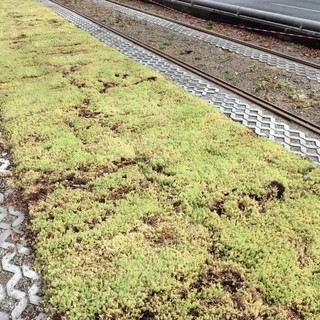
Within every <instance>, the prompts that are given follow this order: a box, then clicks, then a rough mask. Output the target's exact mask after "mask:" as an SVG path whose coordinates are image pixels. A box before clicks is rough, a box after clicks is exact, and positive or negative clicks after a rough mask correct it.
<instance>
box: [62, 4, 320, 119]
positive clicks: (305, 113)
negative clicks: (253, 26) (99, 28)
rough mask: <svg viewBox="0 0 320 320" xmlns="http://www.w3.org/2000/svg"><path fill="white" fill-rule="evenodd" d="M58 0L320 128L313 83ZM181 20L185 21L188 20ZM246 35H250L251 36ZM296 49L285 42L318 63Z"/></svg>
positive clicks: (99, 8)
mask: <svg viewBox="0 0 320 320" xmlns="http://www.w3.org/2000/svg"><path fill="white" fill-rule="evenodd" d="M59 1H60V2H61V3H63V4H66V5H68V6H70V7H72V8H74V9H77V10H79V11H81V12H83V13H85V14H87V15H90V16H92V17H94V18H95V19H96V20H98V21H100V22H102V23H105V24H107V25H108V26H110V27H113V28H115V29H117V30H119V31H122V32H124V33H126V34H128V35H129V36H131V37H134V38H137V39H143V42H145V43H147V44H149V45H151V46H154V47H156V48H158V49H160V50H161V51H163V52H165V53H167V54H170V55H173V56H175V57H176V58H178V59H180V60H182V61H184V62H186V63H188V64H191V65H193V66H195V67H197V68H199V69H201V70H203V71H205V72H207V73H210V74H212V75H213V76H216V77H219V78H221V79H223V80H225V81H227V82H228V83H231V84H233V85H235V86H237V87H240V88H241V89H244V90H246V91H248V92H251V93H253V94H255V95H257V96H259V97H261V98H263V99H265V100H267V101H270V102H272V103H274V104H276V105H278V106H279V107H281V108H283V109H285V110H289V111H291V112H293V113H295V114H297V115H299V116H300V117H303V118H305V119H307V120H309V121H312V122H314V123H317V124H319V125H320V85H319V83H317V82H315V81H310V80H308V79H307V78H305V77H301V76H298V75H295V74H292V73H288V72H286V71H284V70H280V69H278V68H276V67H272V66H268V65H266V64H263V63H260V62H257V61H254V60H252V59H250V58H247V57H244V56H241V55H238V54H235V53H231V52H229V51H226V50H223V49H220V48H217V47H215V46H213V45H210V44H208V43H205V42H203V41H201V40H197V39H194V38H190V37H188V36H184V35H181V34H178V33H176V32H173V31H170V30H168V29H166V28H162V27H158V26H155V25H152V24H149V23H147V22H145V21H142V20H139V19H136V18H132V17H129V16H127V15H125V14H122V13H120V12H118V11H116V10H113V9H110V8H108V7H106V6H104V5H103V4H97V2H96V1H95V0H59ZM119 2H123V3H126V4H128V2H127V1H122V0H120V1H119ZM129 4H130V5H137V6H138V7H140V8H142V9H144V10H149V11H150V10H151V8H152V11H155V7H154V6H151V5H150V4H149V3H145V2H140V1H130V3H129ZM157 10H158V11H157V12H156V13H158V14H161V15H165V12H164V11H165V9H163V8H161V7H157ZM159 11H161V12H159ZM168 12H169V13H170V15H171V16H170V15H169V16H170V17H171V18H172V14H173V13H172V12H173V11H171V10H167V14H166V16H168ZM174 14H175V15H176V16H177V17H174V18H175V19H179V20H180V19H181V20H183V21H186V20H187V19H190V18H189V17H188V16H187V15H185V14H178V12H176V11H174ZM187 22H189V23H190V21H187ZM192 22H193V24H197V25H199V24H200V26H202V27H204V25H201V24H204V23H207V27H208V24H209V23H208V21H206V22H205V21H204V20H201V19H193V20H192ZM219 25H220V27H219V28H222V27H221V24H219ZM210 26H211V27H212V29H213V30H214V28H218V26H215V24H214V23H212V25H210ZM223 26H224V25H223ZM222 29H223V28H222ZM229 29H230V26H229ZM223 30H224V31H225V32H229V33H230V34H229V35H231V36H235V35H234V33H237V34H238V36H239V32H240V33H241V34H242V33H244V31H239V30H234V29H232V28H231V29H230V30H231V31H230V30H229V31H227V29H223ZM215 31H217V30H215ZM250 34H251V36H252V37H253V35H254V34H253V33H250ZM247 36H248V35H247ZM255 37H257V35H255ZM259 38H261V36H259ZM261 41H262V39H261ZM263 41H265V46H268V47H271V48H272V49H277V47H275V46H274V45H275V43H278V44H279V48H282V49H281V50H282V51H284V50H285V49H284V46H285V42H283V41H282V42H281V40H276V41H274V39H273V40H272V41H271V40H270V38H269V37H268V38H265V39H264V40H263ZM270 41H271V42H270ZM271 44H272V46H271ZM260 45H261V43H260ZM296 47H297V45H295V44H289V43H288V44H286V48H291V49H290V50H292V52H297V53H298V52H299V55H300V56H301V54H302V55H304V57H308V59H309V60H314V61H316V62H319V60H320V59H319V52H317V51H316V50H313V49H310V48H307V47H304V46H299V49H297V50H296V49H295V48H296ZM281 50H278V51H281ZM292 52H290V53H292Z"/></svg>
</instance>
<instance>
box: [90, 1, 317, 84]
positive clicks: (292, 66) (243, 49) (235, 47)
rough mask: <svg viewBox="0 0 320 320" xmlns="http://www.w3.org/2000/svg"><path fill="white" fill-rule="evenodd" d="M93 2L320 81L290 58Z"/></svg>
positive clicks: (315, 72)
mask: <svg viewBox="0 0 320 320" xmlns="http://www.w3.org/2000/svg"><path fill="white" fill-rule="evenodd" d="M93 3H97V4H99V5H104V6H106V7H108V8H112V9H114V10H117V11H119V12H121V13H124V14H126V15H129V16H132V17H134V18H138V19H141V20H144V21H147V22H148V23H152V24H154V25H157V26H159V27H163V28H167V29H170V30H172V31H175V32H178V33H181V34H183V35H186V36H189V37H192V38H195V39H197V40H201V41H204V42H207V43H210V44H211V45H213V46H215V47H218V48H222V49H225V50H228V51H230V52H233V53H236V54H239V55H243V56H245V57H248V58H250V59H253V60H257V61H259V62H261V63H266V64H268V65H269V66H274V67H276V68H278V69H284V70H286V71H287V72H289V73H294V74H296V75H299V76H302V77H306V78H308V79H309V80H312V81H317V82H318V83H320V70H318V69H315V68H312V67H308V66H305V65H303V64H300V63H297V62H293V61H290V60H288V59H284V58H281V57H278V56H276V55H272V54H269V53H266V52H264V51H259V50H257V49H253V48H250V47H247V46H244V45H241V44H239V43H236V42H232V41H230V40H225V39H222V38H219V37H216V36H213V35H210V34H207V33H204V32H200V31H197V30H193V29H191V28H188V27H184V26H182V25H179V24H177V23H174V22H171V21H167V20H164V19H161V18H158V17H154V16H152V15H149V14H145V13H142V12H139V11H137V10H133V9H129V8H126V7H123V6H121V5H117V4H115V3H112V2H108V1H105V0H93Z"/></svg>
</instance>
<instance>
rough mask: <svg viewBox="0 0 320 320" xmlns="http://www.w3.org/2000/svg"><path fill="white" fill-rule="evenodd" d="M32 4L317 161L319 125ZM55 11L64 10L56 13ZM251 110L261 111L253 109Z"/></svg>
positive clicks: (96, 25) (94, 24) (118, 35)
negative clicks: (65, 20)
mask: <svg viewBox="0 0 320 320" xmlns="http://www.w3.org/2000/svg"><path fill="white" fill-rule="evenodd" d="M38 1H39V2H41V3H44V4H47V5H48V4H49V5H48V6H49V7H51V8H52V9H53V10H54V11H56V12H57V13H58V14H60V15H62V16H63V17H64V18H66V19H67V20H69V21H70V22H73V23H75V24H76V25H77V26H78V27H80V28H82V29H84V30H86V31H88V32H90V33H91V34H92V35H94V36H96V37H97V38H98V39H100V40H102V41H103V42H105V43H107V44H109V45H111V46H113V47H115V48H116V49H118V50H119V51H120V52H122V53H124V54H126V55H128V56H129V57H132V58H134V59H135V60H138V61H140V62H142V63H143V64H145V65H147V66H150V67H152V68H154V69H155V70H156V71H158V72H160V73H162V74H164V75H166V76H169V77H170V78H171V79H173V80H174V81H175V82H176V83H177V84H178V85H180V86H182V87H184V88H185V89H186V90H187V91H189V92H191V93H193V94H194V95H197V96H199V97H201V98H202V99H204V100H206V101H208V102H210V103H212V104H214V105H216V106H218V107H219V108H220V110H222V111H223V112H224V113H225V114H227V115H228V116H230V117H231V118H232V119H234V120H236V121H238V122H241V123H243V124H245V125H247V126H248V127H250V128H251V129H253V130H254V131H255V132H256V133H257V134H258V135H262V136H267V137H269V138H270V139H272V140H275V141H278V142H280V143H282V144H283V145H284V146H285V148H287V149H288V150H291V151H293V152H295V153H298V154H300V155H303V156H308V157H309V158H310V159H311V160H313V161H314V162H316V163H320V140H319V137H320V127H319V126H318V125H317V124H315V123H312V122H310V121H307V120H305V119H302V118H300V117H298V116H296V115H294V114H292V113H290V112H287V111H285V110H282V109H281V108H279V107H277V106H276V105H273V104H272V103H270V102H268V101H265V100H263V99H261V98H259V97H257V96H255V95H253V94H251V93H249V92H246V91H244V90H242V89H240V88H237V87H235V86H233V85H230V84H229V83H227V82H225V81H224V80H222V79H219V78H217V77H214V76H212V75H210V74H208V73H205V72H203V71H202V70H200V69H197V68H195V67H194V66H191V65H188V64H186V63H185V62H183V61H181V60H179V59H177V58H175V57H173V56H170V55H168V54H166V53H164V52H162V51H160V50H158V49H157V48H154V47H152V46H150V45H148V44H145V43H143V42H142V41H140V40H138V39H134V38H132V37H130V36H128V35H126V34H124V33H123V32H121V31H119V30H116V29H114V28H112V27H110V26H107V25H106V24H104V23H101V22H99V21H97V20H95V19H94V18H93V17H91V16H88V15H86V14H84V13H82V12H80V11H78V10H75V9H73V8H71V7H69V6H66V5H62V4H61V3H60V2H58V1H55V0H51V1H49V0H38ZM50 3H51V4H53V5H55V7H53V6H52V5H50ZM59 8H62V9H65V10H67V11H66V12H65V11H64V12H61V10H60V9H59ZM74 15H76V16H74ZM81 19H83V21H82V20H81ZM103 30H105V32H106V33H107V34H106V35H103ZM119 39H123V40H119ZM123 42H124V43H123ZM132 47H134V48H132ZM154 60H156V61H154ZM159 60H161V61H159ZM170 68H171V69H170ZM251 105H252V106H251ZM256 107H258V108H260V110H262V111H259V110H257V109H256ZM236 109H237V110H236ZM270 113H271V116H270ZM252 118H256V119H255V120H254V121H256V123H253V122H254V121H252ZM279 119H280V121H279ZM258 122H259V124H258Z"/></svg>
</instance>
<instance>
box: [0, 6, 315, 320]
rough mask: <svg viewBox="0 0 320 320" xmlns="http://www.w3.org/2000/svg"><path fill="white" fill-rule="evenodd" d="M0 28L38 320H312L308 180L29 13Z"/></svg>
mask: <svg viewBox="0 0 320 320" xmlns="http://www.w3.org/2000/svg"><path fill="white" fill-rule="evenodd" d="M0 20H1V24H0V51H1V60H0V104H1V117H2V125H1V130H2V131H3V132H4V133H5V134H6V137H7V141H6V144H7V145H8V146H10V148H11V156H12V159H13V161H14V173H15V175H14V176H15V178H14V181H15V186H16V188H21V189H22V191H23V194H24V197H25V200H26V201H27V203H28V205H29V210H30V217H31V222H32V230H33V232H34V235H35V242H34V246H35V249H36V266H37V268H38V270H40V271H41V272H42V275H43V277H44V281H45V294H46V297H47V300H48V306H49V312H50V313H51V315H56V316H57V315H60V316H61V319H153V318H154V319H214V318H215V319H300V318H301V319H302V318H305V319H316V318H317V317H318V316H319V314H320V293H319V288H320V269H319V268H320V238H319V234H320V219H319V212H320V200H319V196H320V187H319V185H320V184H319V182H320V170H319V168H317V167H316V166H315V165H314V164H312V163H310V162H309V161H307V160H303V159H300V158H299V157H297V156H295V155H292V154H290V153H288V152H286V151H285V150H284V149H283V148H282V147H281V146H280V145H277V144H275V143H273V142H271V141H268V140H267V139H263V138H257V137H256V136H255V135H254V134H253V133H252V132H251V131H249V130H247V129H245V128H244V127H242V126H240V125H238V124H236V123H234V122H232V121H231V120H229V119H227V118H226V117H225V116H224V115H222V114H220V113H219V111H217V110H215V109H213V108H212V107H211V106H210V105H208V104H206V103H204V102H201V101H200V100H198V99H197V98H195V97H192V96H191V95H189V94H187V93H185V92H184V91H183V90H181V89H179V88H177V87H176V86H175V85H174V84H172V83H171V82H170V81H167V80H166V79H165V78H164V77H162V76H161V75H159V74H156V73H155V72H154V71H152V70H149V69H148V68H146V67H144V66H142V65H140V64H138V63H135V62H133V61H131V60H130V59H128V58H126V57H125V56H123V55H121V54H119V53H118V52H116V51H115V50H113V49H110V48H109V47H107V46H105V45H103V44H101V43H100V42H99V41H97V40H95V39H93V38H92V37H90V36H89V35H87V34H86V33H84V32H83V31H81V30H78V29H77V28H75V27H74V26H72V25H70V24H68V23H67V22H64V21H63V20H62V19H61V18H59V17H58V16H56V15H55V14H54V13H52V12H51V11H49V10H48V9H45V8H44V7H42V6H41V5H39V4H36V3H35V2H33V1H31V0H24V1H19V5H17V2H16V1H13V0H2V1H1V3H0ZM58 318H59V317H58Z"/></svg>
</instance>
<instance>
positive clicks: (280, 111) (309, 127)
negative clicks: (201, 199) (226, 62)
mask: <svg viewBox="0 0 320 320" xmlns="http://www.w3.org/2000/svg"><path fill="white" fill-rule="evenodd" d="M50 1H51V2H53V3H56V4H58V5H60V6H62V7H64V8H66V9H68V10H70V11H73V12H75V13H77V14H78V15H80V16H82V17H84V18H85V19H87V20H89V21H91V22H93V23H95V24H96V25H98V26H100V27H102V28H104V29H106V30H109V31H111V32H112V33H115V34H117V35H119V36H120V37H122V38H124V39H126V40H129V41H130V42H132V43H134V44H136V45H138V46H140V47H142V48H145V49H147V50H149V51H151V52H153V53H155V54H156V55H158V56H161V57H162V58H164V59H166V60H168V61H170V62H173V63H175V64H176V65H179V66H181V67H183V68H184V69H186V70H188V71H190V72H192V73H194V74H196V75H198V76H200V77H202V78H204V79H206V80H208V81H211V82H214V83H216V84H218V85H219V86H221V87H223V88H225V89H226V90H229V91H232V92H233V93H234V94H236V95H239V96H241V97H242V98H244V99H246V100H248V101H250V102H253V103H255V104H258V105H259V106H261V107H263V108H264V109H266V110H269V111H272V112H273V113H275V114H277V115H278V116H280V117H281V118H284V119H286V120H288V121H291V122H294V123H296V124H297V125H299V126H302V127H304V128H306V129H307V130H310V131H312V132H313V133H315V134H317V135H320V126H318V125H316V124H314V123H312V122H310V121H308V120H306V119H303V118H300V117H298V116H296V115H294V114H293V113H290V112H288V111H285V110H283V109H281V108H279V107H278V106H276V105H275V104H272V103H270V102H268V101H265V100H263V99H261V98H259V97H258V96H256V95H253V94H251V93H250V92H247V91H245V90H242V89H240V88H237V87H236V86H234V85H232V84H230V83H227V82H226V81H224V80H222V79H220V78H218V77H215V76H213V75H211V74H209V73H206V72H204V71H202V70H200V69H199V68H196V67H194V66H192V65H190V64H187V63H185V62H183V61H181V60H179V59H177V58H175V57H173V56H172V55H168V54H166V53H165V52H163V51H161V50H158V49H157V48H155V47H153V46H150V45H148V44H146V43H144V42H142V41H140V40H138V39H135V38H133V37H131V36H128V35H126V34H125V33H123V32H121V31H119V30H116V29H114V28H112V27H110V26H108V25H106V24H104V23H101V22H99V21H97V20H96V19H94V18H93V17H91V16H88V15H86V14H84V13H82V12H80V11H78V10H75V9H73V8H71V7H69V6H66V5H63V4H61V3H60V2H59V1H55V0H50ZM109 2H113V3H114V1H109ZM292 59H295V60H297V61H301V60H300V59H298V58H294V57H292ZM292 61H294V60H292ZM310 65H315V64H312V63H310ZM319 69H320V66H319Z"/></svg>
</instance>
